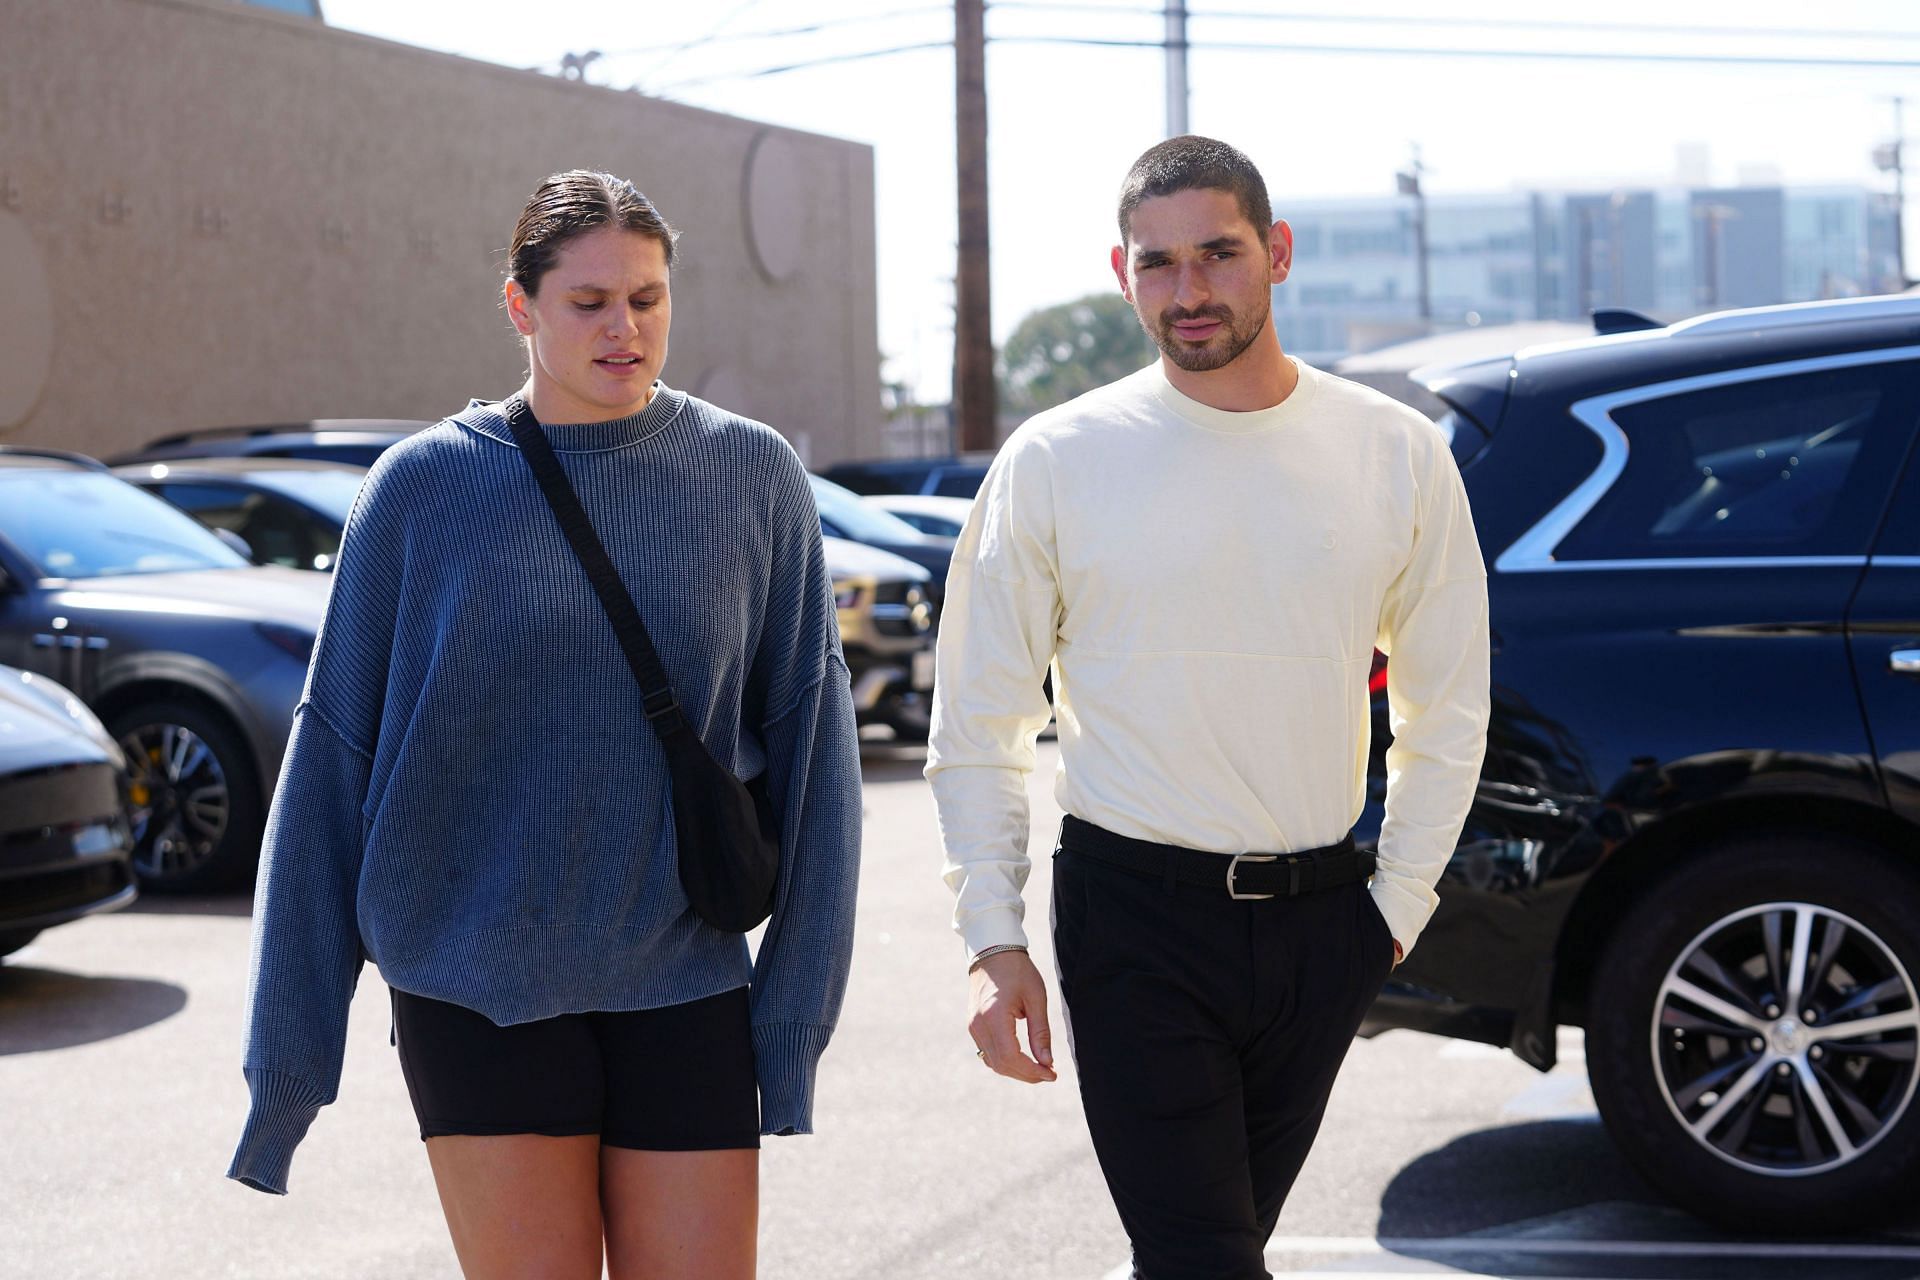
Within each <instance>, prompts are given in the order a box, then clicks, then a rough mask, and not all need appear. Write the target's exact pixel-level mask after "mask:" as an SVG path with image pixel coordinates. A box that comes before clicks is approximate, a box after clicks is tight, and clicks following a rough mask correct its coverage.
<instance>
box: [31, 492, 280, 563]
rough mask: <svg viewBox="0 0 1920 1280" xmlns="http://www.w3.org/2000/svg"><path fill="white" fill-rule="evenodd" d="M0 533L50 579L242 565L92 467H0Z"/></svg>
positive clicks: (183, 521)
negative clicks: (59, 469) (54, 468)
mask: <svg viewBox="0 0 1920 1280" xmlns="http://www.w3.org/2000/svg"><path fill="white" fill-rule="evenodd" d="M0 533H4V534H5V535H6V537H7V538H8V540H10V541H11V542H12V543H13V545H14V546H16V547H18V548H19V549H20V553H21V554H22V555H24V556H26V557H27V559H29V560H31V561H32V562H33V564H34V567H35V568H36V569H38V570H39V571H40V574H41V576H43V577H48V578H105V577H112V576H117V575H121V574H130V573H173V572H178V571H181V570H189V569H241V568H245V567H246V564H247V562H246V560H245V558H244V557H242V556H241V555H240V554H239V553H238V552H236V551H234V550H232V549H231V548H229V547H228V546H227V544H226V543H224V542H222V541H220V539H218V538H216V537H214V536H213V535H212V534H211V533H208V532H207V531H206V530H205V529H203V528H201V527H200V525H199V524H198V523H197V522H195V521H194V519H193V518H192V517H191V516H188V515H186V514H185V513H184V512H181V511H178V510H175V509H174V508H173V507H171V506H169V505H168V504H167V503H165V502H162V501H161V500H160V499H158V498H156V497H154V496H153V495H152V494H149V493H144V492H142V491H141V490H139V489H137V488H135V487H134V486H133V485H130V484H128V483H127V482H126V481H124V480H122V479H120V478H119V477H117V476H110V475H103V474H101V473H99V472H93V471H53V470H47V469H42V468H38V467H35V468H31V469H29V468H21V469H18V470H11V469H8V470H0Z"/></svg>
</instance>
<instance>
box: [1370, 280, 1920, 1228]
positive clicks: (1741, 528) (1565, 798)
mask: <svg viewBox="0 0 1920 1280" xmlns="http://www.w3.org/2000/svg"><path fill="white" fill-rule="evenodd" d="M1414 376H1415V380H1416V381H1418V382H1419V383H1420V384H1421V385H1423V386H1425V387H1426V388H1427V389H1428V390H1430V391H1432V392H1433V393H1434V394H1435V395H1437V396H1439V397H1440V398H1441V399H1442V400H1443V401H1445V402H1446V403H1447V404H1448V405H1449V406H1450V408H1451V412H1450V414H1449V415H1448V417H1447V419H1446V420H1445V422H1444V426H1445V427H1446V428H1447V429H1448V430H1450V431H1451V433H1452V440H1453V451H1454V456H1455V458H1456V460H1457V461H1458V462H1459V463H1460V466H1461V472H1462V475H1463V477H1464V478H1465V482H1466V486H1467V491H1468V494H1469V495H1470V497H1471V499H1472V503H1473V510H1474V519H1475V521H1476V524H1477V527H1478V530H1479V535H1480V541H1481V547H1482V550H1483V552H1484V554H1485V558H1486V562H1487V565H1488V570H1489V572H1488V592H1489V597H1490V602H1491V608H1492V627H1493V665H1492V695H1493V713H1492V722H1491V729H1490V733H1489V740H1488V750H1487V757H1486V763H1485V765H1484V768H1483V771H1482V776H1481V782H1480V787H1479V792H1478V796H1477V798H1476V800H1475V803H1474V806H1473V809H1472V812H1471V814H1470V816H1469V817H1468V819H1467V824H1466V829H1465V831H1464V833H1463V834H1462V836H1461V838H1460V844H1459V847H1458V849H1457V851H1456V852H1455V854H1454V857H1453V860H1452V863H1451V865H1450V866H1449V867H1448V869H1447V872H1446V875H1445V877H1444V879H1443V880H1442V881H1441V884H1440V886H1439V888H1440V895H1441V900H1440V908H1439V910H1438V912H1437V913H1436V915H1435V916H1434V918H1433V921H1432V923H1431V925H1430V926H1429V927H1428V930H1427V932H1426V933H1425V934H1424V935H1423V937H1422V939H1421V942H1420V946H1419V947H1418V949H1417V950H1416V951H1415V952H1414V953H1413V955H1412V956H1411V957H1410V958H1409V959H1408V961H1407V963H1406V964H1405V965H1404V966H1402V967H1401V969H1400V970H1399V971H1398V972H1397V973H1396V974H1395V975H1394V980H1393V981H1392V982H1391V983H1389V985H1388V987H1387V989H1386V991H1385V992H1384V993H1383V994H1382V995H1381V997H1380V999H1379V1001H1378V1002H1377V1004H1376V1005H1375V1008H1374V1010H1373V1013H1372V1015H1371V1017H1370V1021H1369V1026H1368V1028H1367V1030H1366V1032H1365V1033H1366V1034H1372V1033H1376V1032H1378V1031H1381V1030H1385V1029H1387V1028H1390V1027H1412V1028H1417V1029H1420V1030H1425V1031H1430V1032H1437V1033H1440V1034H1443V1035H1450V1036H1458V1037H1464V1038H1467V1039H1472V1040H1481V1041H1485V1042H1488V1043H1491V1044H1496V1045H1504V1046H1507V1047H1510V1048H1511V1049H1512V1050H1513V1052H1514V1053H1516V1054H1518V1055H1519V1056H1520V1057H1521V1058H1523V1059H1525V1060H1526V1061H1527V1062H1530V1063H1532V1064H1533V1065H1534V1066H1536V1067H1539V1068H1541V1069H1542V1070H1545V1069H1546V1068H1548V1067H1550V1066H1552V1065H1553V1061H1554V1040H1555V1034H1554V1033H1555V1028H1556V1026H1558V1025H1561V1024H1567V1025H1572V1026H1578V1027H1582V1028H1584V1029H1585V1031H1586V1055H1587V1067H1588V1071H1589V1073H1590V1075H1591V1079H1592V1084H1593V1092H1594V1097H1595V1099H1596V1100H1597V1102H1598V1104H1599V1107H1600V1112H1601V1116H1602V1118H1603V1119H1604V1120H1605V1122H1606V1124H1607V1126H1608V1129H1609V1130H1610V1132H1611V1133H1612V1135H1613V1137H1614V1139H1615V1141H1616V1142H1617V1143H1618V1144H1619V1145H1620V1146H1621V1147H1622V1148H1623V1149H1624V1150H1625V1152H1626V1154H1627V1156H1628V1157H1629V1159H1630V1160H1631V1161H1632V1162H1633V1163H1634V1165H1635V1166H1636V1167H1638V1168H1639V1170H1640V1171H1641V1172H1642V1173H1643V1174H1644V1175H1645V1176H1646V1177H1647V1178H1648V1179H1649V1180H1650V1181H1652V1182H1653V1183H1654V1184H1656V1185H1657V1186H1659V1187H1660V1188H1662V1189H1663V1190H1664V1191H1665V1192H1666V1193H1668V1194H1669V1195H1670V1196H1672V1197H1673V1198H1674V1199H1675V1200H1676V1201H1679V1202H1680V1203H1682V1204H1684V1205H1686V1206H1687V1207H1689V1208H1691V1209H1693V1210H1694V1211H1696V1212H1698V1213H1701V1214H1703V1215H1706V1216H1708V1217H1711V1218H1715V1219H1718V1220H1720V1221H1723V1222H1729V1223H1734V1224H1738V1225H1741V1226H1746V1227H1761V1228H1765V1229H1768V1230H1824V1231H1832V1230H1837V1229H1840V1228H1841V1227H1843V1226H1845V1225H1848V1224H1850V1223H1855V1222H1859V1221H1863V1220H1866V1219H1869V1218H1871V1217H1873V1216H1875V1215H1877V1214H1879V1213H1882V1212H1883V1211H1885V1210H1886V1209H1887V1208H1888V1207H1889V1206H1891V1205H1893V1204H1896V1203H1901V1202H1904V1203H1907V1204H1911V1203H1912V1199H1911V1198H1912V1196H1913V1195H1914V1194H1915V1191H1916V1189H1920V1101H1916V1099H1915V1096H1914V1094H1915V1084H1916V1067H1920V1063H1917V1062H1916V1058H1915V1055H1916V1046H1917V1044H1920V458H1915V457H1913V456H1912V455H1914V454H1915V453H1916V452H1920V451H1917V450H1916V449H1915V447H1914V441H1915V437H1916V428H1917V427H1920V298H1872V299H1858V300H1851V301H1844V302H1832V303H1815V304H1798V305H1793V306H1784V307H1769V308H1761V309H1757V310H1750V311H1739V312H1725V313H1720V314H1715V315H1709V316H1702V317H1699V318H1696V319H1693V320H1688V321H1684V322H1682V323H1679V324H1675V325H1672V326H1670V327H1665V328H1661V327H1656V326H1654V325H1653V323H1652V322H1647V327H1645V328H1643V329H1641V330H1640V331H1638V332H1627V333H1618V334H1614V335H1612V336H1606V337H1596V338H1593V339H1589V340H1583V341H1578V342H1573V343H1568V344H1562V345H1556V346H1551V347H1535V348H1530V349H1527V350H1524V351H1521V352H1520V353H1518V354H1517V355H1515V356H1512V357H1503V358H1501V359H1498V360H1493V361H1487V362H1482V363H1476V364H1472V365H1468V366H1465V367H1458V368H1451V369H1445V370H1421V371H1418V372H1417V373H1416V374H1415V375H1414ZM1378 683H1380V682H1378V681H1376V685H1377V684H1378ZM1389 736H1390V731H1389V727H1388V717H1387V707H1386V705H1385V700H1384V698H1382V697H1381V696H1379V694H1378V692H1377V691H1376V694H1375V697H1374V721H1373V737H1374V744H1373V759H1372V770H1371V780H1370V788H1369V792H1370V793H1369V802H1368V805H1367V812H1366V815H1365V817H1363V819H1362V821H1361V824H1360V829H1359V832H1358V834H1359V835H1360V836H1361V837H1362V838H1363V839H1371V838H1373V837H1376V836H1377V834H1378V831H1379V825H1380V820H1381V817H1382V808H1381V805H1382V800H1383V798H1384V795H1385V763H1384V751H1385V747H1386V745H1387V742H1388V740H1389Z"/></svg>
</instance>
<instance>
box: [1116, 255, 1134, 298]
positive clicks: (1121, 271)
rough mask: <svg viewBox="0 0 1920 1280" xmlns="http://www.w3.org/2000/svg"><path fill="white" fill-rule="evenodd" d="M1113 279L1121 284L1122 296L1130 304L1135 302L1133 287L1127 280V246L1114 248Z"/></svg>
mask: <svg viewBox="0 0 1920 1280" xmlns="http://www.w3.org/2000/svg"><path fill="white" fill-rule="evenodd" d="M1111 260H1112V262H1113V278H1114V279H1115V280H1118V281H1119V282H1120V296H1121V297H1123V298H1125V299H1126V300H1127V301H1128V302H1129V303H1131V302H1132V301H1133V285H1132V284H1131V283H1129V282H1128V280H1127V246H1125V245H1123V244H1117V245H1115V246H1113V256H1112V259H1111Z"/></svg>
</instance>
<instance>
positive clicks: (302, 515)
mask: <svg viewBox="0 0 1920 1280" xmlns="http://www.w3.org/2000/svg"><path fill="white" fill-rule="evenodd" d="M159 493H160V495H161V496H162V497H164V498H165V499H166V500H167V501H168V502H171V503H173V504H174V505H176V506H178V507H182V508H184V509H185V510H187V511H190V512H192V513H193V517H194V519H196V520H198V521H200V523H202V524H204V525H209V526H211V527H213V528H215V529H230V530H232V531H233V532H234V533H237V534H239V535H240V536H241V537H242V538H244V539H246V542H247V545H248V546H249V547H251V548H252V549H253V558H254V560H255V561H256V562H257V563H259V564H278V565H285V566H286V567H287V568H289V569H316V568H319V569H324V568H326V567H327V566H328V565H330V564H332V563H333V557H334V555H335V554H336V553H338V551H339V550H340V539H339V537H338V535H336V534H331V533H327V534H326V536H324V537H322V538H318V539H316V538H315V537H314V536H313V535H314V534H315V533H316V532H325V531H324V530H323V529H321V528H320V522H319V521H317V520H316V519H315V518H314V517H313V516H311V515H309V514H308V513H307V512H305V511H303V510H302V509H301V508H299V507H297V506H295V505H294V504H293V503H291V502H288V501H287V500H286V499H284V498H280V497H277V496H275V495H274V494H270V493H262V492H261V491H260V490H258V489H253V488H248V487H246V486H243V485H232V484H212V483H207V484H165V485H161V486H159ZM319 557H325V559H324V560H322V559H319Z"/></svg>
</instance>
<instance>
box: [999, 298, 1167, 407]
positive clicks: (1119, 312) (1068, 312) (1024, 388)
mask: <svg viewBox="0 0 1920 1280" xmlns="http://www.w3.org/2000/svg"><path fill="white" fill-rule="evenodd" d="M1154 355H1155V352H1154V348H1153V344H1152V343H1151V342H1149V341H1147V336H1146V335H1145V334H1144V333H1142V332H1140V322H1139V321H1138V320H1136V319H1135V318H1134V315H1133V308H1132V307H1131V306H1129V305H1128V304H1127V300H1126V299H1125V298H1123V297H1121V296H1120V295H1119V294H1117V293H1096V294H1091V295H1089V296H1087V297H1085V298H1080V299H1078V300H1076V301H1074V302H1062V303H1060V304H1059V305H1057V306H1052V307H1043V308H1042V309H1041V310H1039V311H1035V312H1033V313H1032V314H1030V315H1029V316H1027V318H1026V319H1024V320H1022V321H1021V322H1020V327H1019V328H1017V329H1015V330H1014V331H1013V334H1012V336H1011V337H1009V338H1008V339H1007V342H1006V345H1005V346H1004V347H1002V348H1001V350H1000V368H999V374H1000V403H1001V406H1002V407H1003V408H1004V409H1005V410H1006V411H1007V412H1009V413H1016V414H1020V415H1026V414H1031V413H1038V412H1039V411H1040V410H1042V409H1051V408H1052V407H1053V406H1054V405H1057V404H1065V403H1066V402H1067V401H1069V400H1071V399H1073V398H1074V397H1075V396H1077V395H1081V394H1083V393H1085V392H1088V391H1091V390H1093V389H1094V388H1095V387H1098V386H1101V385H1103V384H1105V383H1109V382H1112V381H1114V380H1115V379H1117V378H1124V377H1126V376H1127V375H1128V374H1130V373H1133V372H1135V371H1136V370H1138V369H1140V368H1141V367H1143V366H1144V365H1146V364H1148V363H1149V362H1150V361H1152V360H1153V358H1154Z"/></svg>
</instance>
